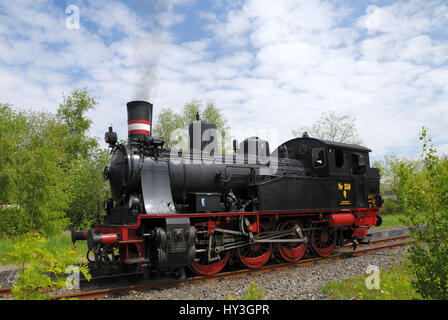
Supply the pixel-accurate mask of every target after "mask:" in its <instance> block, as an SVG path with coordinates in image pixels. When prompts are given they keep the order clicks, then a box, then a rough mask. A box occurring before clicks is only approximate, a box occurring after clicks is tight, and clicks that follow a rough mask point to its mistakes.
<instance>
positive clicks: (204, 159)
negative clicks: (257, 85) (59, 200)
mask: <svg viewBox="0 0 448 320" xmlns="http://www.w3.org/2000/svg"><path fill="white" fill-rule="evenodd" d="M127 111H128V129H129V132H128V133H129V135H128V143H127V144H119V143H117V135H116V133H115V132H113V130H112V128H109V132H107V133H106V136H105V140H106V142H107V143H108V144H109V146H110V147H111V148H112V151H111V154H112V159H111V162H110V165H109V166H107V167H106V168H105V170H104V177H105V179H108V180H109V182H110V187H111V193H112V198H111V199H107V200H106V201H105V209H106V216H105V217H104V222H103V223H102V224H99V225H95V226H94V227H93V229H92V230H89V231H85V232H73V233H72V239H73V241H76V240H87V241H88V248H89V253H88V254H87V257H88V259H89V261H90V262H91V263H92V264H93V266H94V267H95V268H100V269H101V268H103V269H104V268H106V269H108V270H114V271H123V270H124V269H125V268H130V269H134V270H135V269H140V270H142V271H145V272H148V271H157V272H158V271H163V270H173V269H179V268H183V267H190V268H191V269H192V270H194V271H195V272H197V273H199V274H203V275H210V274H214V273H217V272H219V271H221V270H222V269H223V268H224V267H225V266H226V264H233V263H235V262H239V263H241V264H242V265H244V266H245V267H248V268H259V267H261V266H263V265H264V264H265V263H266V262H268V261H269V260H270V259H276V260H282V261H287V262H296V261H298V260H299V259H301V258H302V257H303V256H304V254H305V253H306V252H308V254H317V255H320V256H328V255H329V254H331V252H332V251H333V250H334V249H335V248H336V247H337V246H341V245H345V244H347V243H350V242H351V243H353V244H354V245H356V244H357V243H360V242H366V241H368V237H367V229H368V228H369V227H370V226H372V225H379V224H381V217H380V215H379V210H380V207H381V205H382V199H381V196H380V193H379V182H380V176H379V171H378V169H375V168H371V167H370V162H369V152H370V151H371V150H370V149H367V148H365V147H361V146H358V145H352V144H344V143H336V142H331V141H323V140H318V139H314V138H310V137H308V136H307V135H306V134H305V135H304V136H303V137H301V138H295V139H292V140H289V141H287V142H285V143H283V144H281V145H280V146H279V147H278V148H277V149H275V150H274V151H273V152H272V153H271V152H270V149H269V144H268V142H267V141H265V140H262V139H260V138H258V137H251V138H248V139H246V140H244V141H242V142H241V143H240V144H238V143H236V141H234V146H233V147H234V152H233V153H232V154H221V153H219V152H218V143H217V141H218V139H217V129H216V126H215V125H214V124H213V123H211V122H208V121H201V120H199V119H197V121H194V122H193V123H192V124H191V125H190V127H189V131H188V139H189V143H188V147H187V148H185V150H182V149H180V148H171V149H166V148H164V141H163V139H160V138H157V137H154V136H152V135H151V125H152V111H153V105H152V104H150V103H148V102H145V101H133V102H129V103H128V104H127Z"/></svg>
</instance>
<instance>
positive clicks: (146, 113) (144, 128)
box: [126, 101, 153, 141]
mask: <svg viewBox="0 0 448 320" xmlns="http://www.w3.org/2000/svg"><path fill="white" fill-rule="evenodd" d="M126 105H127V107H128V136H129V141H131V140H133V139H134V138H135V137H138V136H139V135H147V136H150V135H151V129H152V125H151V123H152V107H153V106H152V104H151V103H149V102H146V101H130V102H128V103H127V104H126Z"/></svg>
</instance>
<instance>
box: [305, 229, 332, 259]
mask: <svg viewBox="0 0 448 320" xmlns="http://www.w3.org/2000/svg"><path fill="white" fill-rule="evenodd" d="M336 240H337V233H336V231H331V230H330V228H329V227H328V226H324V227H323V228H321V229H316V230H313V231H312V232H311V246H312V247H313V249H314V251H315V252H316V253H317V254H318V255H319V256H321V257H327V256H329V255H330V254H331V252H332V251H333V250H334V249H335V248H336Z"/></svg>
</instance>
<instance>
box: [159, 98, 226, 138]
mask: <svg viewBox="0 0 448 320" xmlns="http://www.w3.org/2000/svg"><path fill="white" fill-rule="evenodd" d="M196 114H199V117H200V119H201V120H206V121H211V122H213V123H214V124H216V127H217V129H218V132H219V134H220V135H221V136H225V134H226V132H227V131H228V127H227V119H226V118H225V116H224V114H223V113H222V111H221V110H220V109H219V108H218V107H217V106H216V104H215V103H214V102H208V103H207V104H206V105H204V103H203V102H202V101H201V100H199V99H193V100H191V101H190V102H188V103H186V104H185V106H184V108H183V109H182V111H181V112H180V113H176V112H174V111H173V110H171V109H169V108H165V109H163V110H162V112H161V113H160V114H159V116H158V121H157V125H156V126H155V127H154V130H153V131H154V135H155V136H159V137H162V138H163V139H165V142H166V144H165V146H166V147H172V145H173V143H174V141H171V133H172V132H173V131H174V130H175V129H179V128H187V127H188V125H190V123H192V122H193V121H196Z"/></svg>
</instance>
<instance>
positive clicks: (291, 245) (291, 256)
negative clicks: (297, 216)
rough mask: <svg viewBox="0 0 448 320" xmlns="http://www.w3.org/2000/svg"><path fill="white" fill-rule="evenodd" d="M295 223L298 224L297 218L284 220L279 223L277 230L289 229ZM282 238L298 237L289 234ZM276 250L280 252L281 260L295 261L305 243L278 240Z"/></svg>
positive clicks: (303, 251)
mask: <svg viewBox="0 0 448 320" xmlns="http://www.w3.org/2000/svg"><path fill="white" fill-rule="evenodd" d="M296 225H298V226H300V223H299V222H298V221H297V220H290V221H285V222H284V223H283V224H281V225H279V227H278V228H277V230H290V229H292V228H294V227H295V226H296ZM283 239H299V236H298V235H297V234H294V235H289V236H286V237H284V238H283ZM276 249H277V252H278V253H279V254H280V257H281V258H282V260H284V261H286V262H297V261H299V260H300V259H301V258H302V257H303V255H304V254H305V251H306V243H304V242H279V243H277V244H276Z"/></svg>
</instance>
